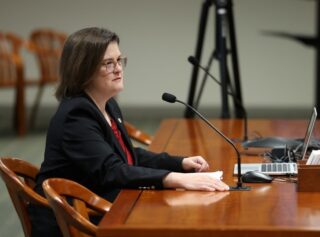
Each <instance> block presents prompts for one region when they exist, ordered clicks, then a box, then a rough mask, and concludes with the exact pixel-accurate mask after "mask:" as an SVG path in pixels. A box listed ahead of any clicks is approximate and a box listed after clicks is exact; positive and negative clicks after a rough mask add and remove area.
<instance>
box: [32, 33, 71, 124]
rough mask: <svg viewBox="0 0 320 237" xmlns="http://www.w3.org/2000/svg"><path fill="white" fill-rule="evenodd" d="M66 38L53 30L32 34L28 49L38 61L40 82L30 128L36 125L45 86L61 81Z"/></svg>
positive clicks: (63, 34)
mask: <svg viewBox="0 0 320 237" xmlns="http://www.w3.org/2000/svg"><path fill="white" fill-rule="evenodd" d="M66 38H67V35H66V34H65V33H63V32H59V31H56V30H53V29H36V30H34V31H32V32H31V35H30V39H29V42H28V46H27V47H28V49H29V50H30V51H31V52H32V53H34V55H35V57H36V59H37V62H38V66H39V73H40V79H39V81H38V86H39V88H38V92H37V95H36V98H35V101H34V104H33V107H32V110H31V115H30V127H32V126H33V125H34V123H35V119H36V115H37V112H38V108H39V105H40V99H41V97H42V94H43V89H44V86H45V85H47V84H52V83H56V82H57V81H58V80H59V63H60V56H61V52H62V49H63V45H64V42H65V40H66Z"/></svg>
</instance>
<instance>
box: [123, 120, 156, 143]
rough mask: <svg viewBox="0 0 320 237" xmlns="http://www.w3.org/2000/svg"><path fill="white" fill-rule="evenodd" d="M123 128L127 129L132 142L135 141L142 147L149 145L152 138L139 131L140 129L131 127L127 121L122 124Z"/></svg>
mask: <svg viewBox="0 0 320 237" xmlns="http://www.w3.org/2000/svg"><path fill="white" fill-rule="evenodd" d="M124 126H125V128H126V129H127V132H128V134H129V137H130V138H131V139H132V140H134V141H137V142H139V143H141V144H143V145H147V146H149V145H150V144H151V142H152V136H150V135H149V134H147V133H145V132H143V131H141V130H140V129H138V128H136V127H135V126H134V125H132V124H131V123H129V122H127V121H125V122H124Z"/></svg>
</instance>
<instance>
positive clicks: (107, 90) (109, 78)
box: [88, 42, 124, 99]
mask: <svg viewBox="0 0 320 237" xmlns="http://www.w3.org/2000/svg"><path fill="white" fill-rule="evenodd" d="M121 60H122V58H121V52H120V49H119V45H118V43H117V42H111V43H110V44H109V45H108V47H107V49H106V52H105V54H104V57H103V60H102V63H101V65H100V67H98V70H97V72H96V73H95V74H94V76H93V79H92V81H91V83H90V85H89V87H88V90H89V91H90V93H91V94H94V96H97V97H99V98H104V97H105V98H106V99H109V98H111V97H112V96H115V95H117V94H118V93H119V92H120V91H121V90H122V89H123V66H124V65H123V66H121Z"/></svg>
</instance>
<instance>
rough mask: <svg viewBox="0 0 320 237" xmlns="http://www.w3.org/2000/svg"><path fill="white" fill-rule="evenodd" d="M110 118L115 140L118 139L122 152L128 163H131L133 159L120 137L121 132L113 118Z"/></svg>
mask: <svg viewBox="0 0 320 237" xmlns="http://www.w3.org/2000/svg"><path fill="white" fill-rule="evenodd" d="M110 120H111V128H112V131H113V133H114V135H115V136H116V138H117V140H118V141H119V143H120V145H121V148H122V150H123V151H124V153H125V154H126V156H127V160H128V164H129V165H133V159H132V156H131V153H130V151H129V149H128V148H127V146H126V144H125V143H124V141H123V139H122V136H121V132H120V130H119V129H118V127H117V124H116V123H115V122H114V120H113V119H110Z"/></svg>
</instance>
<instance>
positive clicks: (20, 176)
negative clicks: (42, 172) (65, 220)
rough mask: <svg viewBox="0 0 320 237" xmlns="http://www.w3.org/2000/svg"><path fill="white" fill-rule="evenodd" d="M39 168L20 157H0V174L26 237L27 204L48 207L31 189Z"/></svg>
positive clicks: (43, 199)
mask: <svg viewBox="0 0 320 237" xmlns="http://www.w3.org/2000/svg"><path fill="white" fill-rule="evenodd" d="M38 172H39V169H38V168H37V167H36V166H34V165H32V164H30V163H28V162H26V161H23V160H20V159H16V158H10V157H4V158H0V174H1V177H2V179H3V181H4V182H5V184H6V187H7V190H8V192H9V195H10V197H11V200H12V203H13V205H14V207H15V209H16V212H17V213H18V216H19V218H20V222H21V224H22V228H23V231H24V234H25V236H26V237H31V222H30V218H29V214H28V205H30V204H35V205H40V206H46V207H49V205H48V202H47V200H46V199H45V198H44V197H42V196H41V195H39V194H38V193H36V192H35V191H33V187H34V185H35V177H36V175H37V173H38Z"/></svg>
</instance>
